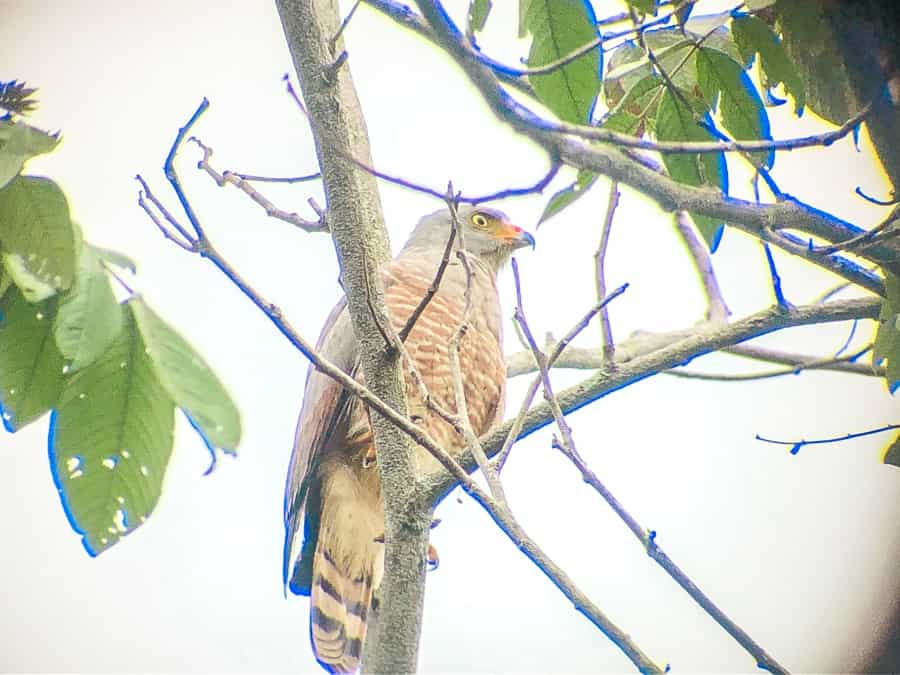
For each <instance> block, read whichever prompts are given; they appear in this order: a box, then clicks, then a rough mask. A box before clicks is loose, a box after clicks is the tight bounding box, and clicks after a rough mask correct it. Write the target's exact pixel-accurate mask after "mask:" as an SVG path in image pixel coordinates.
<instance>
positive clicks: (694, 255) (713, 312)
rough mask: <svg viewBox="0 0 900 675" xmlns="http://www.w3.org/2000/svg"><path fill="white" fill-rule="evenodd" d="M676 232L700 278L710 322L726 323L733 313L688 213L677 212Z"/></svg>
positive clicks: (707, 316) (706, 250)
mask: <svg viewBox="0 0 900 675" xmlns="http://www.w3.org/2000/svg"><path fill="white" fill-rule="evenodd" d="M675 231H676V232H678V235H679V236H680V237H681V241H683V242H684V245H685V246H686V247H687V250H688V253H689V254H690V256H691V260H692V261H693V263H694V268H695V269H696V270H697V274H698V275H699V276H700V283H701V285H702V286H703V293H704V295H705V296H706V318H707V320H709V321H725V320H727V319H728V315H729V314H731V312H730V311H729V309H728V305H726V304H725V299H724V298H723V297H722V290H721V289H720V288H719V281H718V280H717V279H716V273H715V270H714V269H713V266H712V259H711V258H710V255H709V252H708V249H707V248H706V246H705V245H704V244H703V243H702V242H701V241H700V240H699V239H698V238H697V234H696V232H695V231H694V228H693V225H692V223H691V222H690V216H689V215H688V214H687V212H686V211H676V212H675Z"/></svg>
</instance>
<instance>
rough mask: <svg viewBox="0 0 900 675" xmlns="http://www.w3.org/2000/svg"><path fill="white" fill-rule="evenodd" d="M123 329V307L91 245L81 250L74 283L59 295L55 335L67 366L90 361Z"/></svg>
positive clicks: (79, 364)
mask: <svg viewBox="0 0 900 675" xmlns="http://www.w3.org/2000/svg"><path fill="white" fill-rule="evenodd" d="M121 329H122V307H121V306H120V305H119V303H118V302H117V301H116V297H115V295H113V291H112V288H111V287H110V285H109V279H108V278H107V276H106V272H105V271H104V270H103V268H102V267H101V265H100V259H99V257H98V255H97V253H96V252H95V251H94V249H93V248H92V247H91V246H85V247H84V248H83V249H82V251H81V258H80V260H79V264H78V273H77V275H76V277H75V283H74V284H72V288H71V289H69V291H68V292H67V293H65V294H64V295H63V296H62V297H61V298H60V303H59V312H58V313H57V316H56V324H55V327H54V335H55V337H56V345H57V346H58V347H59V350H60V352H62V354H63V356H64V357H65V358H66V359H68V360H69V369H70V370H72V371H75V370H80V369H81V368H83V367H84V366H86V365H88V364H90V363H92V362H93V361H94V360H96V359H97V358H98V357H99V356H100V355H101V354H103V352H105V351H106V349H107V347H109V345H110V343H111V342H112V341H113V340H114V339H115V337H116V336H117V335H118V334H119V331H120V330H121Z"/></svg>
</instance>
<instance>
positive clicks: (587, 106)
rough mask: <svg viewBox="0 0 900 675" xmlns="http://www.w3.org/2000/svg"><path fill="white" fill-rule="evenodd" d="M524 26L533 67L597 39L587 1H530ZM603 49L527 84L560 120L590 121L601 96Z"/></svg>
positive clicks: (529, 61)
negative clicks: (596, 102)
mask: <svg viewBox="0 0 900 675" xmlns="http://www.w3.org/2000/svg"><path fill="white" fill-rule="evenodd" d="M524 17H525V26H526V28H527V29H528V31H529V32H531V34H532V36H533V40H532V42H531V51H530V52H529V54H528V65H529V67H538V66H543V65H547V64H549V63H552V62H554V61H557V60H559V59H561V58H563V57H565V56H568V55H569V54H571V53H572V52H573V51H575V50H576V49H578V48H579V47H582V46H584V45H585V44H587V43H589V42H592V41H593V40H595V39H596V38H597V26H596V21H595V19H594V14H593V10H592V9H591V6H590V3H586V2H584V1H583V0H529V1H528V2H527V4H526V5H525V12H524ZM600 55H601V51H600V49H599V47H598V48H596V49H592V50H591V51H590V52H588V53H587V54H584V55H582V56H579V57H578V58H577V59H575V60H574V61H571V62H569V63H567V64H566V65H564V66H561V67H559V68H557V69H555V70H553V71H551V72H549V73H546V74H544V75H532V76H530V77H529V78H528V79H529V81H530V82H531V86H532V87H533V88H534V92H535V94H536V95H537V97H538V99H539V100H540V101H541V103H543V104H544V105H545V106H547V107H548V108H549V109H550V110H551V111H553V113H554V114H555V115H556V116H557V117H559V118H560V119H561V120H565V121H566V122H575V123H580V124H585V123H587V122H590V119H591V113H592V112H593V109H594V102H595V100H596V98H597V93H598V92H599V91H600V65H601V63H600V58H601V57H600Z"/></svg>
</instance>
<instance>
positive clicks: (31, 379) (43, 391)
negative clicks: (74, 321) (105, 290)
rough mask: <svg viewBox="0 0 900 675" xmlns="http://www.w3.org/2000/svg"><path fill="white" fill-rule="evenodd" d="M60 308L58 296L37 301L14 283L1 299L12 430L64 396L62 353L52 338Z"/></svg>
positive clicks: (3, 392)
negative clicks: (60, 394)
mask: <svg viewBox="0 0 900 675" xmlns="http://www.w3.org/2000/svg"><path fill="white" fill-rule="evenodd" d="M55 311H56V300H55V299H53V300H50V301H48V302H42V303H37V304H32V303H30V302H28V301H27V300H26V299H25V298H24V297H23V296H22V294H21V293H20V292H19V290H18V289H17V288H15V287H11V288H9V289H7V291H6V293H5V294H4V295H3V298H2V299H0V315H2V318H0V407H2V417H3V426H5V427H6V429H7V431H17V430H19V429H21V428H22V427H24V426H25V425H26V424H29V423H30V422H33V421H34V420H36V419H38V418H39V417H41V416H42V415H43V414H44V413H45V412H47V411H48V410H50V408H52V407H53V406H54V405H55V404H56V401H57V400H58V398H59V393H60V390H61V389H62V382H63V357H62V354H60V353H59V350H58V349H57V348H56V343H55V342H54V341H53V314H54V312H55Z"/></svg>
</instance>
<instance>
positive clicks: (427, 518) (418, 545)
mask: <svg viewBox="0 0 900 675" xmlns="http://www.w3.org/2000/svg"><path fill="white" fill-rule="evenodd" d="M276 4H277V6H278V12H279V15H280V17H281V23H282V26H283V27H284V33H285V37H286V38H287V43H288V48H289V49H290V52H291V57H292V59H293V62H294V68H295V69H296V71H297V76H298V78H299V80H300V86H301V89H302V92H303V99H304V101H305V103H306V108H307V110H308V112H309V121H310V126H311V127H312V131H313V135H314V138H315V143H316V152H317V154H318V158H319V166H320V167H321V170H322V178H323V182H324V185H325V196H326V199H327V202H328V225H329V227H330V229H331V233H332V237H333V238H334V243H335V248H336V249H337V253H338V258H339V260H340V264H341V278H342V280H343V285H344V290H345V292H346V294H347V305H348V309H349V312H350V316H351V319H352V322H353V330H354V332H355V334H356V337H357V340H358V342H359V350H360V359H361V364H362V369H363V374H364V376H365V381H366V383H367V385H368V386H369V387H370V388H371V389H372V391H373V393H375V394H376V395H377V396H378V397H380V398H381V399H382V400H383V401H385V402H386V403H387V404H388V405H390V406H391V407H392V408H394V409H395V410H398V411H401V412H402V413H403V414H404V415H405V413H406V398H405V394H404V389H403V384H402V377H401V376H402V371H401V367H400V360H399V357H398V352H397V351H396V350H391V349H385V344H384V340H383V339H382V337H381V333H380V331H379V329H378V326H379V325H382V326H383V325H389V324H390V318H389V317H388V315H387V312H386V310H385V307H384V295H383V288H382V285H381V274H380V269H381V267H382V265H383V264H384V263H385V262H386V261H387V260H388V258H389V256H390V246H389V242H388V237H387V233H386V231H385V228H384V220H383V216H382V211H381V202H380V199H379V196H378V187H377V184H376V182H375V178H374V177H373V176H372V175H371V174H369V173H367V172H365V171H362V170H361V169H360V168H359V167H358V166H356V165H355V164H354V163H353V162H350V161H348V160H347V159H346V158H347V157H358V158H360V159H361V160H362V161H364V162H366V163H368V164H371V163H372V162H371V152H370V149H369V142H368V134H367V130H366V124H365V120H364V119H363V114H362V110H361V108H360V105H359V100H358V99H357V96H356V90H355V88H354V86H353V81H352V79H351V77H350V69H349V65H348V64H347V63H346V52H345V51H344V46H343V39H342V38H341V37H340V36H338V39H337V40H335V39H334V38H335V36H337V35H338V31H339V29H340V26H341V18H340V15H339V9H338V3H337V0H276ZM367 281H371V282H372V283H367ZM371 420H372V430H373V432H374V436H375V446H376V452H377V456H378V466H379V471H380V473H381V481H382V495H383V499H384V506H385V575H384V579H383V581H382V584H381V602H380V607H379V616H378V617H377V621H376V625H375V626H374V627H373V631H372V633H371V634H370V635H369V637H368V638H367V640H366V646H365V649H364V654H363V662H364V667H365V668H366V669H367V670H371V671H374V672H412V671H414V670H415V669H416V662H417V658H418V644H419V630H420V626H421V618H422V603H423V593H424V584H425V567H424V557H425V547H426V545H427V542H428V530H429V526H430V524H431V513H429V512H423V510H422V509H421V508H419V507H418V505H419V503H420V502H421V500H417V499H416V493H417V491H418V487H419V485H418V482H417V480H416V472H415V461H414V455H413V452H414V446H413V445H412V444H411V443H410V442H409V440H408V438H407V437H406V436H405V435H404V434H403V432H402V431H401V430H400V429H398V428H397V427H396V426H395V425H393V424H391V423H390V422H388V421H387V419H386V418H385V417H383V416H382V415H380V414H378V413H377V412H375V411H373V413H372V416H371ZM382 635H390V639H389V640H388V639H380V636H382Z"/></svg>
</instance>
